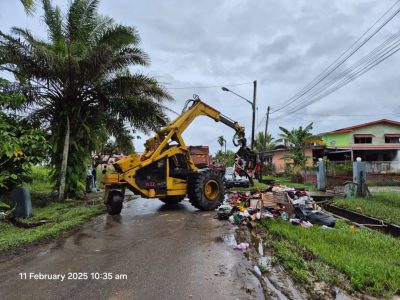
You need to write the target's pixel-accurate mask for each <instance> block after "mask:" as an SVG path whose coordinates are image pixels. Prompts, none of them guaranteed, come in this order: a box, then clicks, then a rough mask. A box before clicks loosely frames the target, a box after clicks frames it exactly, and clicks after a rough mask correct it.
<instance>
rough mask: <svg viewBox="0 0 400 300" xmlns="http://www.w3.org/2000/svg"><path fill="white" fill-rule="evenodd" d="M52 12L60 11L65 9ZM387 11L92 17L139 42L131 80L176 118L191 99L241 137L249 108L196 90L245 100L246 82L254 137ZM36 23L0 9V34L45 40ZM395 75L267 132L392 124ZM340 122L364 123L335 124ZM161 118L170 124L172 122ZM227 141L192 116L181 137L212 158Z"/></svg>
mask: <svg viewBox="0 0 400 300" xmlns="http://www.w3.org/2000/svg"><path fill="white" fill-rule="evenodd" d="M55 3H57V4H59V5H60V6H61V8H63V9H65V8H66V7H67V4H68V1H67V0H64V1H61V0H58V1H55ZM393 3H394V0H390V1H389V0H363V1H356V0H352V1H349V0H258V1H255V0H253V1H251V0H248V1H245V0H224V1H222V0H221V1H217V0H202V1H194V0H192V1H183V0H180V1H178V0H158V1H156V0H146V1H144V0H142V1H139V0H136V1H135V0H131V1H128V0H103V1H101V5H100V13H102V14H106V15H108V16H111V17H112V18H114V20H115V21H116V22H117V23H121V24H124V25H130V26H135V27H136V29H137V30H138V31H139V33H140V35H141V38H142V43H141V47H142V48H143V49H144V50H145V51H146V52H147V53H148V54H149V55H150V58H151V61H152V63H151V66H150V67H149V68H146V69H140V71H141V72H143V73H145V74H148V75H150V76H154V77H156V78H157V79H158V80H159V81H160V82H162V83H163V84H164V85H165V86H166V87H167V88H169V90H170V92H171V94H172V95H173V97H174V98H175V102H174V103H172V104H171V107H172V108H173V109H174V110H175V111H181V109H182V107H183V105H184V102H185V100H186V99H188V98H191V97H192V95H193V94H198V95H199V96H200V97H201V98H202V99H203V100H204V101H205V102H207V103H208V104H210V105H212V106H214V107H215V108H217V109H218V110H220V111H221V112H222V113H223V114H225V115H227V116H229V117H231V118H232V119H234V120H236V121H238V122H239V123H241V124H242V125H244V126H245V127H246V131H247V133H248V135H250V132H251V106H250V105H249V104H248V103H246V102H245V101H243V100H241V99H240V98H238V97H236V96H234V95H232V94H230V93H227V92H223V91H222V90H221V88H220V87H214V88H198V87H203V86H222V85H228V84H241V83H248V84H244V85H238V86H231V87H229V88H230V89H232V90H233V91H235V92H237V93H238V94H240V95H242V96H244V97H245V98H248V99H250V100H251V99H252V95H253V85H252V81H253V80H257V82H258V89H257V103H258V113H257V121H256V124H257V125H259V127H258V129H257V130H258V131H263V130H264V126H265V122H262V121H263V120H265V118H264V119H263V117H264V115H265V113H266V110H267V106H268V105H270V106H271V108H272V109H274V108H278V107H279V106H280V105H281V104H282V103H284V102H285V101H286V100H287V99H288V98H290V97H291V96H293V95H294V94H296V93H297V92H298V91H299V90H300V89H302V88H303V87H305V86H306V84H307V83H309V82H310V81H311V80H313V79H314V78H315V77H316V76H317V75H318V74H319V73H320V72H321V71H323V70H324V69H325V68H326V67H327V66H329V65H330V64H331V63H332V62H333V61H334V60H335V59H336V58H337V57H338V56H339V55H340V54H341V53H342V52H343V51H344V50H346V49H347V48H348V47H349V46H350V45H351V44H352V43H353V42H354V41H355V40H356V39H357V38H358V37H359V36H360V35H361V34H362V33H364V31H365V30H367V29H368V27H369V26H371V25H372V24H373V23H374V22H375V21H376V20H377V19H378V18H379V17H380V16H381V15H382V14H383V13H384V12H385V11H386V10H387V9H388V8H389V7H390V6H391V5H393ZM398 6H400V4H399V5H398ZM40 15H41V10H40V9H39V10H37V11H36V15H35V16H33V17H27V16H26V15H25V13H24V11H23V8H22V6H21V4H20V1H17V0H13V1H10V0H0V29H1V30H2V31H6V32H7V31H8V30H9V28H10V27H11V26H15V25H16V26H20V27H27V28H29V29H30V30H31V31H32V32H34V33H35V34H36V35H38V36H45V34H46V31H45V28H44V26H43V23H42V22H41V21H40V18H39V16H40ZM399 21H400V17H399V16H396V17H395V18H394V19H393V20H392V21H391V22H390V23H389V24H388V25H387V26H386V27H385V28H384V29H383V30H382V31H381V32H380V33H379V34H378V35H377V36H376V37H375V38H373V39H372V40H370V42H368V44H367V45H366V46H367V47H365V49H364V48H363V49H362V51H360V54H359V55H357V56H355V57H354V59H353V60H351V61H352V62H354V61H356V60H357V58H360V57H361V56H360V55H362V54H363V53H364V54H365V53H367V52H368V51H369V50H371V49H372V48H374V47H375V46H376V45H378V43H380V42H382V41H383V40H384V39H385V38H387V37H388V36H389V35H390V34H392V33H394V32H396V29H398V28H400V27H399ZM399 70H400V54H397V55H394V56H392V57H391V58H389V59H387V60H386V61H384V62H383V63H382V64H380V65H379V66H378V67H376V68H374V69H372V70H371V71H369V72H368V73H367V74H365V75H364V76H362V77H360V78H358V79H357V80H356V81H354V82H352V83H350V84H349V85H347V86H346V87H344V88H342V89H341V90H339V91H337V92H335V93H333V94H331V95H330V96H328V97H326V98H324V99H323V100H321V101H319V102H317V103H315V104H313V105H311V106H308V107H306V108H305V109H303V110H301V111H299V112H298V113H300V114H292V115H283V116H282V115H281V114H279V113H275V114H271V119H272V121H271V122H270V126H269V131H270V132H271V133H272V134H273V135H274V136H276V135H277V134H278V132H279V128H278V126H283V127H286V128H289V129H291V128H294V127H298V126H300V125H302V126H305V125H307V124H308V123H309V121H313V122H314V130H313V131H314V133H319V132H325V131H331V130H335V129H338V128H341V127H345V126H350V125H353V124H358V123H363V122H367V121H372V120H376V119H381V118H389V119H394V120H398V121H399V119H400V103H399V101H398V98H399V95H400V84H399V83H400V72H399ZM181 88H183V89H181ZM396 113H398V115H394V114H396ZM318 114H323V115H324V116H322V117H321V116H318ZM327 114H328V115H329V114H331V115H332V116H330V117H329V116H326V115H327ZM340 114H364V115H369V116H363V117H351V116H337V115H340ZM373 114H376V115H373ZM383 114H388V115H383ZM170 117H171V118H175V116H174V115H173V114H170ZM233 133H234V132H233V131H232V130H231V129H230V128H227V127H226V126H224V125H223V124H221V123H215V122H214V121H213V120H211V119H207V118H205V117H201V118H199V119H197V120H196V121H195V122H194V123H193V124H192V125H191V127H189V129H188V130H187V131H186V132H185V134H184V138H185V141H186V143H187V144H188V145H209V146H210V147H211V152H212V153H214V152H215V151H216V150H218V149H219V145H218V143H217V138H218V136H220V135H224V136H225V138H226V139H227V140H228V148H231V149H233V145H232V143H231V142H230V140H231V137H232V135H233ZM144 138H145V137H144ZM143 143H144V140H143V139H142V140H138V141H135V146H136V148H137V150H139V151H140V150H142V149H143V146H142V145H143Z"/></svg>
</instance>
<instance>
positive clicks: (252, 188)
mask: <svg viewBox="0 0 400 300" xmlns="http://www.w3.org/2000/svg"><path fill="white" fill-rule="evenodd" d="M267 187H268V185H267V184H265V183H261V182H258V180H254V186H249V187H248V188H244V187H232V188H230V189H229V190H231V191H255V190H265V189H266V188H267Z"/></svg>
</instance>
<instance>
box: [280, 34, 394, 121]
mask: <svg viewBox="0 0 400 300" xmlns="http://www.w3.org/2000/svg"><path fill="white" fill-rule="evenodd" d="M399 46H400V39H399V40H398V41H397V44H395V45H392V46H390V47H387V48H386V49H384V51H381V52H379V53H378V54H376V55H375V58H374V59H370V60H368V61H367V62H366V63H364V64H362V63H357V64H355V65H353V66H352V67H351V68H349V69H348V70H346V71H345V72H344V74H345V75H344V76H342V77H341V78H339V79H338V80H337V81H336V82H335V81H333V82H328V84H325V86H324V88H321V89H320V90H317V91H316V92H314V93H312V94H311V96H309V97H310V98H311V99H305V100H302V101H300V102H299V103H297V104H296V105H295V106H294V107H292V108H290V109H288V110H287V111H286V113H288V114H291V113H294V112H297V111H299V110H301V109H303V108H304V107H305V106H308V105H311V104H313V103H315V102H317V101H319V100H321V99H322V98H324V97H326V96H328V95H330V94H332V93H333V92H335V91H337V90H338V89H340V88H342V87H343V86H345V85H347V84H348V83H350V82H352V81H354V80H355V79H356V78H358V77H360V76H361V75H363V74H365V73H366V72H368V71H369V70H371V69H372V68H374V67H375V66H377V65H379V64H380V63H381V62H383V61H384V60H386V59H388V58H389V57H391V56H392V55H393V54H395V53H397V52H398V51H399V50H400V47H399ZM388 48H389V49H388ZM332 85H333V87H331V88H329V89H328V87H330V86H332ZM324 89H325V91H324ZM318 94H319V95H318ZM313 97H314V98H313Z"/></svg>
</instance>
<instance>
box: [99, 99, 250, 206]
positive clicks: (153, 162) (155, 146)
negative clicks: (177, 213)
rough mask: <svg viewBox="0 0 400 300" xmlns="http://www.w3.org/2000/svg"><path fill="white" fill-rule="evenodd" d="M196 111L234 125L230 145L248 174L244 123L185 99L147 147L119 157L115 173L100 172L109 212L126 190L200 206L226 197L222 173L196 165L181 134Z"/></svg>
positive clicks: (214, 202) (119, 202)
mask: <svg viewBox="0 0 400 300" xmlns="http://www.w3.org/2000/svg"><path fill="white" fill-rule="evenodd" d="M198 116H207V117H210V118H212V119H214V120H215V121H216V122H222V123H224V124H225V125H227V126H229V127H231V128H232V129H234V130H235V132H236V133H235V136H234V145H236V146H240V149H239V151H238V153H237V156H238V157H240V159H241V160H242V163H243V162H244V165H243V164H242V165H243V167H242V172H244V173H245V174H246V175H247V176H248V177H249V178H250V177H251V175H249V173H248V170H249V168H251V167H252V168H254V167H255V155H253V152H252V151H251V150H250V149H249V148H247V146H246V138H245V135H244V128H243V127H241V126H240V125H239V124H238V123H237V122H235V121H233V120H231V119H230V118H228V117H226V116H224V115H222V114H221V113H220V112H219V111H217V110H216V109H214V108H212V107H211V106H209V105H207V104H205V103H204V102H202V101H201V100H200V99H199V98H198V97H194V99H190V100H188V101H187V102H186V104H185V107H184V109H183V111H182V113H181V115H179V116H178V117H177V118H176V119H175V120H174V121H172V122H171V123H169V124H168V125H166V126H165V127H163V128H161V129H160V130H159V131H158V132H157V133H156V134H155V136H154V137H152V138H150V139H148V140H147V141H146V144H145V145H146V151H145V152H144V153H143V155H142V156H139V155H137V154H132V155H129V156H128V157H126V158H124V159H121V160H119V161H117V162H116V163H115V164H114V167H115V171H116V172H114V173H109V174H104V176H103V178H102V183H103V184H104V187H105V194H104V203H105V204H106V207H107V211H108V213H109V214H119V213H120V212H121V209H122V202H123V198H124V194H125V189H126V188H128V189H130V190H131V191H132V192H134V193H135V194H139V195H141V196H142V197H145V198H158V199H160V200H161V201H163V202H164V203H166V204H176V203H178V202H180V201H182V200H183V199H184V198H185V197H188V198H189V201H190V203H191V204H192V205H193V206H194V207H196V208H198V209H200V210H214V209H216V208H217V207H218V206H219V205H220V204H221V202H222V201H223V199H224V194H225V189H224V182H223V178H222V177H221V176H220V174H219V173H218V172H216V171H214V170H212V169H198V168H197V167H196V166H195V165H194V163H193V161H192V158H191V156H190V153H189V150H188V148H187V146H186V145H185V143H184V141H183V139H182V133H183V131H184V130H185V129H186V128H187V127H188V126H189V125H190V123H191V122H192V121H193V120H194V119H195V118H197V117H198Z"/></svg>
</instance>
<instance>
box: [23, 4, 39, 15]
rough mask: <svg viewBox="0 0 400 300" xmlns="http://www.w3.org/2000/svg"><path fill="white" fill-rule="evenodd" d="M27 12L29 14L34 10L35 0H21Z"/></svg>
mask: <svg viewBox="0 0 400 300" xmlns="http://www.w3.org/2000/svg"><path fill="white" fill-rule="evenodd" d="M21 3H22V5H23V6H24V8H25V11H26V13H27V14H29V15H31V14H32V13H33V11H34V10H35V5H36V3H35V0H21Z"/></svg>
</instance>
